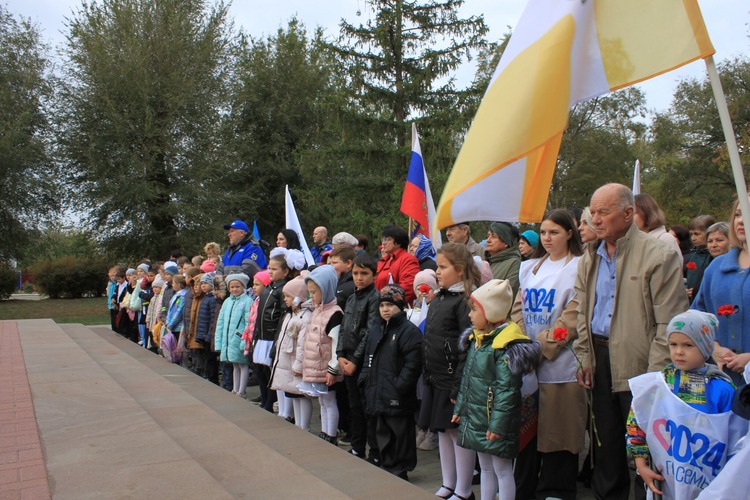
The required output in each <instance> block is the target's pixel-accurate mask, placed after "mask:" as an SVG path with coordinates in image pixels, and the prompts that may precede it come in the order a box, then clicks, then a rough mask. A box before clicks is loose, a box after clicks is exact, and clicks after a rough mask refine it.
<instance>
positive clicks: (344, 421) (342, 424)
mask: <svg viewBox="0 0 750 500" xmlns="http://www.w3.org/2000/svg"><path fill="white" fill-rule="evenodd" d="M348 389H349V386H348V385H346V382H343V381H342V382H336V383H335V384H334V385H333V390H335V391H336V406H337V407H338V409H339V430H341V431H343V432H344V433H345V434H346V435H347V436H350V435H351V432H352V428H351V415H350V413H349V390H348Z"/></svg>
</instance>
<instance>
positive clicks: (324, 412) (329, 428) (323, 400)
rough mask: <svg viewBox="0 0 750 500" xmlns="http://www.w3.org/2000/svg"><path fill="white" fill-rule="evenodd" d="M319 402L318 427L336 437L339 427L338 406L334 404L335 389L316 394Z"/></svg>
mask: <svg viewBox="0 0 750 500" xmlns="http://www.w3.org/2000/svg"><path fill="white" fill-rule="evenodd" d="M318 402H319V403H320V428H321V430H322V431H323V432H325V433H326V434H328V435H329V436H331V437H336V435H337V434H338V428H339V407H338V406H337V405H336V391H332V390H331V389H330V388H329V389H328V394H321V395H320V396H318Z"/></svg>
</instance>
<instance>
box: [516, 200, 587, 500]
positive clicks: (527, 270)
mask: <svg viewBox="0 0 750 500" xmlns="http://www.w3.org/2000/svg"><path fill="white" fill-rule="evenodd" d="M539 243H540V244H539V245H537V248H536V250H535V252H534V254H533V255H532V259H530V260H528V261H525V262H522V263H521V269H520V271H519V275H518V277H519V281H520V289H519V293H518V296H517V297H516V303H515V306H514V308H513V319H514V321H516V322H517V323H518V324H519V325H520V326H521V328H522V329H523V330H524V331H525V333H526V335H528V336H529V337H531V338H532V339H536V340H537V341H538V342H539V343H540V344H541V347H542V355H543V358H544V359H543V361H542V364H541V365H540V366H539V369H538V370H537V378H538V381H539V426H538V431H537V450H538V453H539V455H540V458H541V470H540V473H539V482H538V486H537V498H547V497H557V498H563V499H567V498H575V496H576V476H577V473H578V453H580V452H581V451H582V450H583V448H584V434H585V432H586V429H585V427H586V396H585V393H584V391H583V389H582V388H581V387H580V386H579V385H578V384H577V383H576V371H577V370H578V361H577V360H576V357H575V355H574V354H573V351H572V350H571V349H570V348H569V345H572V343H573V341H574V340H575V339H576V337H577V335H578V334H577V330H576V323H577V317H578V313H577V307H578V301H577V299H576V292H575V288H574V285H575V280H576V270H577V267H578V259H579V257H580V255H581V253H582V252H583V249H582V243H581V236H580V234H579V232H578V228H577V227H576V225H575V220H574V219H573V216H572V215H571V213H570V212H568V211H567V210H562V209H558V210H553V211H552V212H550V213H549V214H548V215H547V217H545V219H544V221H543V222H542V226H541V229H540V231H539ZM557 339H560V340H557Z"/></svg>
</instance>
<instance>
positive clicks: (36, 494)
mask: <svg viewBox="0 0 750 500" xmlns="http://www.w3.org/2000/svg"><path fill="white" fill-rule="evenodd" d="M11 498H21V499H35V500H36V499H45V498H50V489H49V483H48V482H47V470H46V468H45V466H44V457H43V455H42V446H41V444H40V442H39V429H38V428H37V423H36V417H35V416H34V407H33V405H32V402H31V389H30V387H29V379H28V378H27V376H26V366H25V364H24V359H23V351H22V350H21V339H20V337H19V334H18V328H17V325H16V322H15V321H2V322H0V499H11Z"/></svg>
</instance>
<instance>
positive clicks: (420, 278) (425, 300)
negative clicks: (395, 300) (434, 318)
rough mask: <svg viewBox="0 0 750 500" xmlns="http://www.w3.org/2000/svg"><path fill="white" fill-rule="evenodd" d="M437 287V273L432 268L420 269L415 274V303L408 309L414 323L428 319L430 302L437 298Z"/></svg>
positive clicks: (417, 323)
mask: <svg viewBox="0 0 750 500" xmlns="http://www.w3.org/2000/svg"><path fill="white" fill-rule="evenodd" d="M436 265H437V264H436ZM437 289H438V286H437V275H436V274H435V271H433V270H432V269H425V270H424V271H419V272H418V273H417V275H416V276H414V297H415V298H414V304H412V308H411V309H409V310H407V315H408V316H409V320H410V321H411V322H412V323H414V324H415V325H417V326H420V325H421V324H422V321H424V319H426V317H427V311H428V310H429V304H430V302H432V299H434V298H435V290H437Z"/></svg>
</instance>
